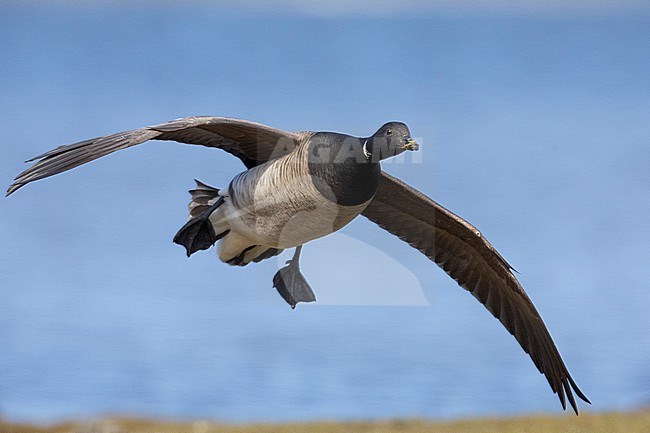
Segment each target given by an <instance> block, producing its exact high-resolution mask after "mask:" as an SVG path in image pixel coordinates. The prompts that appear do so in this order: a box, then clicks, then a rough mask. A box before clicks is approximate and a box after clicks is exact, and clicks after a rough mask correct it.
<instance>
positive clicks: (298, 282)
mask: <svg viewBox="0 0 650 433" xmlns="http://www.w3.org/2000/svg"><path fill="white" fill-rule="evenodd" d="M301 249H302V245H301V246H299V247H298V248H296V252H295V254H294V255H293V258H292V259H291V260H288V261H287V266H285V267H283V268H281V269H280V270H279V271H278V272H277V273H276V274H275V276H274V277H273V287H275V288H276V289H277V291H278V293H279V294H280V296H282V298H283V299H284V300H285V301H287V303H288V304H289V305H290V306H291V308H292V309H293V308H296V304H297V303H298V302H314V301H315V300H316V296H315V295H314V292H313V291H312V290H311V287H309V283H307V280H306V279H305V277H304V276H303V275H302V273H301V272H300V266H299V265H298V259H299V257H300V250H301Z"/></svg>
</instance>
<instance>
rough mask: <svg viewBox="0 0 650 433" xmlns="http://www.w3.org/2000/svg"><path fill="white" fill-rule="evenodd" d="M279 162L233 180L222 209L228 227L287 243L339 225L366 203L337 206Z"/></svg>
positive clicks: (287, 245)
mask: <svg viewBox="0 0 650 433" xmlns="http://www.w3.org/2000/svg"><path fill="white" fill-rule="evenodd" d="M283 162H284V161H282V160H280V161H278V162H276V163H275V164H270V166H266V165H264V166H259V167H256V169H252V170H249V171H247V172H244V173H242V174H240V175H239V176H237V177H236V178H235V179H233V181H232V182H231V184H230V188H229V200H227V202H226V204H227V205H226V209H224V210H225V212H226V214H227V215H226V217H227V219H228V225H229V226H230V229H231V230H234V231H236V232H238V233H240V234H242V235H244V236H245V237H247V238H249V239H251V240H253V241H255V243H257V244H260V245H267V246H270V247H274V248H291V247H295V246H298V245H302V244H304V243H306V242H308V241H310V240H313V239H316V238H319V237H322V236H326V235H328V234H330V233H333V232H335V231H337V230H339V229H340V228H342V227H343V226H345V225H346V224H348V223H349V222H350V221H352V219H354V218H355V217H356V216H357V215H359V214H360V213H361V212H362V211H363V210H364V209H365V208H366V206H367V205H368V203H369V202H370V201H368V202H366V203H362V204H360V205H355V206H342V205H338V204H336V203H334V202H332V201H330V200H328V199H327V198H326V197H324V196H323V195H321V193H319V192H318V190H317V189H316V188H315V186H314V184H313V182H312V179H311V177H310V176H309V175H305V174H300V173H294V172H290V171H285V170H282V168H283V166H282V163H283Z"/></svg>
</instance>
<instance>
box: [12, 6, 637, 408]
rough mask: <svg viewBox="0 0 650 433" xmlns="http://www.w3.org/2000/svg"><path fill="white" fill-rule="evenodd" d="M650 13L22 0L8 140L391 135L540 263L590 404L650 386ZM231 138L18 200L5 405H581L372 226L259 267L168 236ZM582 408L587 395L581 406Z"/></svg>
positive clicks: (523, 254) (28, 150)
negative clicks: (372, 11)
mask: <svg viewBox="0 0 650 433" xmlns="http://www.w3.org/2000/svg"><path fill="white" fill-rule="evenodd" d="M649 21H650V19H648V17H647V14H636V15H634V16H632V15H625V14H618V15H615V16H611V17H598V16H591V15H590V16H580V15H572V16H570V17H557V16H556V17H552V16H550V17H548V16H547V17H536V16H530V15H523V16H517V15H514V16H511V15H508V16H489V17H481V16H480V15H469V16H455V15H454V16H452V15H439V16H438V15H431V14H429V15H426V16H420V17H417V18H414V17H412V16H409V15H408V14H404V15H398V16H396V17H389V16H384V17H364V16H363V15H362V16H355V17H354V18H347V19H345V18H340V17H319V16H314V15H308V14H307V15H300V14H297V13H296V14H273V13H271V12H268V11H267V12H266V13H264V14H255V13H252V12H250V11H248V12H241V11H237V10H236V9H230V10H228V11H222V10H220V9H219V8H216V7H197V8H185V7H183V8H181V7H177V8H174V7H171V6H165V7H161V8H155V9H149V10H147V9H145V7H144V6H139V7H131V8H118V9H115V8H111V7H97V8H81V7H54V6H52V7H46V6H43V5H41V6H13V7H11V6H7V5H3V6H1V7H0V41H2V44H0V59H1V61H0V94H1V95H2V102H1V104H0V115H1V116H2V119H3V122H2V123H3V127H2V128H0V143H1V144H2V149H3V157H2V159H1V160H0V174H1V179H4V182H5V184H8V183H9V182H10V180H11V179H12V178H13V176H14V175H15V174H16V173H17V172H18V171H20V170H22V169H23V165H22V164H21V161H23V160H24V159H27V158H29V157H31V156H34V155H36V154H38V153H40V152H42V151H44V150H47V149H48V148H50V147H53V146H55V145H59V144H63V143H68V142H72V141H75V140H80V139H84V138H88V137H91V136H96V135H100V134H104V133H109V132H114V131H119V130H124V129H129V128H133V127H138V126H142V125H146V124H152V123H158V122H162V121H165V120H168V119H172V118H175V117H179V116H185V115H197V114H213V115H228V116H235V117H244V118H248V119H252V120H257V121H260V122H264V123H268V124H271V125H273V126H276V127H280V128H286V129H292V130H300V129H320V130H337V131H345V132H349V133H352V134H359V135H361V134H369V133H371V132H372V131H373V130H374V129H375V128H377V127H378V126H379V125H381V124H382V123H383V122H385V121H387V120H392V119H398V120H403V121H406V122H407V123H408V124H409V125H410V127H411V130H412V132H413V135H414V136H416V137H418V139H419V140H420V141H421V142H422V144H423V148H422V153H421V156H422V157H421V159H419V160H418V159H416V160H410V159H408V160H404V161H402V162H395V163H391V164H388V165H386V167H385V168H386V170H388V171H390V172H391V173H393V174H395V175H398V176H399V177H401V178H403V179H405V180H406V181H407V182H409V183H411V184H413V185H414V186H416V187H417V188H419V189H421V190H422V191H424V192H425V193H426V194H428V195H431V196H434V197H435V198H436V199H437V200H439V201H440V202H441V203H443V204H445V205H446V206H448V207H450V208H451V209H453V210H454V211H456V212H458V213H459V214H461V215H463V216H464V217H466V218H467V219H469V220H470V221H471V222H472V223H474V224H475V225H477V226H478V227H479V228H480V229H481V230H482V231H483V233H484V234H485V235H486V236H487V237H488V239H490V240H491V241H492V243H493V244H494V245H495V246H496V247H497V248H498V249H499V250H500V251H501V252H502V254H503V255H504V256H505V257H506V258H507V259H508V260H509V261H510V262H511V263H512V264H513V265H514V266H515V267H516V268H517V269H518V270H519V271H520V272H521V274H520V279H521V281H522V283H523V285H524V287H526V288H527V290H528V292H529V294H530V296H531V297H532V299H533V301H534V302H535V304H536V305H537V306H538V309H539V310H540V311H541V313H542V315H543V317H544V319H545V321H546V323H547V324H548V326H549V328H550V330H551V333H552V335H553V336H554V339H555V341H556V343H557V345H558V347H559V348H560V351H561V353H562V354H563V356H564V359H565V361H566V363H567V365H568V367H569V369H570V371H571V372H572V374H573V376H574V378H575V379H576V381H577V383H578V384H579V385H580V387H581V388H582V390H583V391H584V392H585V393H586V394H587V395H588V396H589V397H590V399H591V400H592V402H593V403H594V404H593V406H591V407H589V410H597V411H598V410H609V409H621V410H625V409H632V408H636V407H639V406H643V405H647V404H648V403H649V402H650V367H649V366H650V362H649V361H650V332H648V331H649V330H650V290H649V288H650V287H649V283H648V281H650V266H648V263H650V252H649V251H650V250H648V247H647V245H648V243H649V241H650V235H649V233H650V222H649V219H648V217H647V216H648V214H650V200H648V190H649V187H650V175H649V173H650V170H648V161H650V150H649V149H650V146H648V143H649V142H650V126H649V125H650V123H649V122H648V121H647V119H648V118H650V104H649V103H648V101H650V84H649V83H650V82H649V81H648V79H647V77H648V76H650V44H648V41H649V40H650V31H649V30H648V29H650V26H649V25H648V24H650V22H649ZM238 164H239V163H238V161H236V160H235V159H233V158H232V157H230V156H228V155H223V154H221V153H219V152H218V151H213V150H210V149H203V148H192V147H188V146H180V145H174V144H170V143H152V144H147V145H143V146H141V147H139V148H136V149H131V150H128V151H125V152H122V153H121V154H119V155H113V156H112V157H109V158H107V159H106V160H102V161H97V162H94V163H93V164H91V165H90V166H88V167H83V168H79V169H76V170H74V171H73V172H71V173H67V174H65V175H61V176H57V177H56V178H53V179H49V180H47V181H44V182H38V183H36V184H34V185H30V186H28V187H26V188H25V189H24V190H21V191H19V192H18V193H16V194H15V195H14V196H12V197H11V198H9V199H6V200H0V224H1V227H2V230H0V299H1V302H0V415H2V416H3V417H5V418H7V419H14V420H36V421H53V420H60V419H65V418H72V417H89V416H90V417H91V416H100V415H102V414H134V415H147V416H152V417H166V418H169V417H173V418H187V419H197V418H206V419H215V420H227V421H261V420H272V421H279V420H311V419H360V418H364V419H366V418H372V419H379V418H393V417H413V416H422V417H430V418H441V417H460V416H477V415H487V414H519V413H529V412H548V413H559V412H560V410H561V408H560V404H559V402H558V400H557V398H556V397H555V396H554V395H553V394H552V393H551V391H550V390H549V388H548V385H547V383H546V381H545V379H544V378H543V377H542V376H541V375H540V374H538V373H537V372H536V370H535V367H534V366H533V364H532V363H531V362H530V360H529V359H528V357H527V356H526V355H525V354H524V353H523V352H522V351H521V349H520V348H519V347H518V345H517V344H516V342H515V340H514V339H513V338H512V337H511V336H510V335H508V334H507V332H505V331H504V330H503V329H502V327H501V325H500V324H499V323H498V321H496V320H494V319H493V318H492V317H491V316H490V315H489V314H488V313H487V312H486V311H485V310H484V308H483V307H482V306H481V305H479V304H478V303H477V302H476V301H475V300H474V299H473V298H472V297H471V296H469V295H468V294H467V293H465V292H464V291H463V290H461V289H459V288H458V287H457V286H456V285H455V283H453V281H451V280H450V279H449V278H448V277H447V276H446V275H445V274H444V273H443V272H441V271H440V270H438V269H437V268H436V267H435V266H434V265H433V264H432V263H431V262H429V261H428V260H427V259H426V258H424V257H423V256H422V255H420V254H419V253H418V252H417V251H414V250H412V249H411V248H409V247H408V246H406V245H405V244H403V243H402V242H401V241H399V240H398V239H396V238H394V237H392V236H390V235H389V234H387V233H385V232H383V231H381V230H380V229H378V228H377V227H375V226H373V225H372V224H370V223H369V222H367V221H364V220H361V219H360V220H358V221H354V222H353V223H352V224H351V225H350V226H348V227H346V228H345V229H344V230H343V231H342V233H341V234H340V235H338V236H334V237H332V238H327V239H323V240H319V241H317V242H315V243H314V244H313V245H312V246H308V247H306V248H305V252H304V255H303V270H304V272H305V274H306V275H307V277H308V279H309V281H310V283H311V285H312V287H314V290H315V291H316V295H317V297H318V298H319V303H317V304H315V305H300V306H299V307H298V308H297V309H296V310H295V311H292V310H290V309H289V308H288V306H287V305H285V304H284V303H283V302H282V300H281V299H280V298H279V296H278V295H277V293H275V291H274V290H273V289H272V287H271V278H272V275H273V273H274V272H275V270H276V269H277V267H278V266H279V264H280V263H281V261H282V260H284V259H286V257H282V259H281V260H279V261H273V260H271V261H267V262H266V263H262V264H259V265H256V266H255V267H250V268H246V269H233V268H230V267H227V266H225V265H223V264H221V263H219V262H218V261H217V260H216V259H215V258H214V254H213V253H212V252H208V253H201V254H196V255H195V256H193V257H192V258H191V259H190V260H187V259H186V258H185V256H184V252H183V251H182V249H181V248H180V247H178V246H175V245H173V244H172V243H171V238H172V236H173V234H174V233H175V232H176V230H177V229H178V228H179V226H180V225H182V223H183V222H184V218H185V205H186V200H187V198H188V196H187V193H186V190H187V189H188V188H189V187H191V185H192V178H193V177H196V178H199V179H202V180H204V181H205V182H207V183H210V184H214V185H216V186H223V185H224V184H226V183H227V182H228V180H229V179H230V178H231V177H232V176H233V175H234V174H236V173H237V172H238V171H240V170H241V166H240V165H238ZM581 407H582V408H587V405H582V406H581Z"/></svg>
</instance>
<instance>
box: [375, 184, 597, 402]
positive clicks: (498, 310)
mask: <svg viewBox="0 0 650 433" xmlns="http://www.w3.org/2000/svg"><path fill="white" fill-rule="evenodd" d="M363 215H364V216H366V217H367V218H368V219H369V220H371V221H373V222H375V223H376V224H378V225H379V226H380V227H382V228H384V229H385V230H387V231H389V232H390V233H392V234H394V235H395V236H397V237H399V238H400V239H402V240H403V241H405V242H407V243H408V244H409V245H411V246H412V247H413V248H416V249H418V250H419V251H420V252H422V253H423V254H424V255H425V256H427V257H428V258H429V259H431V260H432V261H433V262H435V263H436V264H437V265H438V266H440V267H441V268H442V269H443V270H444V271H445V272H446V273H447V274H449V276H450V277H451V278H453V279H454V280H456V282H457V283H458V284H459V285H460V286H461V287H462V288H464V289H465V290H467V291H469V292H470V293H471V294H472V295H473V296H474V297H475V298H476V299H478V301H479V302H480V303H481V304H483V305H484V306H485V307H486V308H487V309H488V311H490V313H492V315H493V316H494V317H496V318H497V319H499V321H500V322H501V323H502V324H503V326H504V327H505V328H506V329H507V330H508V332H510V334H512V335H513V336H514V337H515V338H516V339H517V341H518V342H519V344H520V345H521V347H522V349H524V351H525V352H526V353H528V355H530V357H531V359H532V360H533V362H534V363H535V366H536V367H537V368H538V370H539V371H540V372H541V373H543V374H544V375H545V376H546V379H547V380H548V383H549V385H550V386H551V389H552V390H553V392H554V393H557V394H558V396H559V398H560V401H561V403H562V407H563V408H565V409H566V401H565V396H566V398H567V399H568V400H569V403H570V404H571V407H572V408H573V410H574V411H575V412H576V414H577V413H578V408H577V405H576V402H575V398H574V396H573V392H575V394H576V395H577V396H578V397H580V398H581V399H582V400H584V401H586V402H588V403H589V400H588V399H587V397H585V395H584V394H583V393H582V392H581V391H580V389H579V388H578V386H577V385H576V383H575V382H574V381H573V379H572V378H571V375H570V374H569V372H568V370H567V368H566V366H565V365H564V362H563V361H562V358H561V357H560V353H559V352H558V350H557V348H556V347H555V343H554V342H553V340H552V338H551V335H550V334H549V332H548V330H547V329H546V326H545V325H544V322H543V321H542V318H541V317H540V315H539V313H538V312H537V310H536V309H535V307H534V306H533V303H532V302H531V300H530V298H529V297H528V295H527V294H526V292H525V291H524V289H523V287H522V286H521V285H520V284H519V282H518V281H517V279H516V278H515V276H514V274H513V273H512V267H511V266H510V265H509V264H508V263H507V262H506V261H505V260H504V259H503V257H501V255H500V254H499V253H498V252H497V251H496V249H494V247H493V246H492V245H490V243H489V242H488V241H487V240H486V239H485V238H483V236H482V235H481V233H480V232H479V231H478V230H477V229H476V228H475V227H474V226H472V225H471V224H469V223H468V222H467V221H465V220H463V219H462V218H460V217H459V216H457V215H455V214H453V213H452V212H450V211H448V210H447V209H445V208H444V207H442V206H440V205H439V204H438V203H436V202H435V201H433V200H431V199H430V198H429V197H427V196H425V195H424V194H422V193H420V192H419V191H417V190H415V189H413V188H411V187H410V186H408V185H407V184H405V183H404V182H401V181H400V180H398V179H396V178H395V177H393V176H390V175H388V174H386V173H382V179H381V182H380V184H379V189H378V191H377V194H376V195H375V197H374V198H373V200H372V201H371V202H370V204H369V205H368V207H367V208H366V209H365V210H364V211H363Z"/></svg>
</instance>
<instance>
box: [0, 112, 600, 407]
mask: <svg viewBox="0 0 650 433" xmlns="http://www.w3.org/2000/svg"><path fill="white" fill-rule="evenodd" d="M149 140H171V141H176V142H180V143H186V144H195V145H202V146H207V147H214V148H217V149H222V150H225V151H226V152H229V153H231V154H233V155H234V156H236V157H237V158H239V159H240V160H241V162H242V163H243V164H244V166H245V167H246V170H245V171H243V172H241V173H239V174H238V175H236V176H235V177H234V178H233V179H232V180H231V181H230V183H229V184H228V185H227V186H226V187H225V188H221V189H218V188H214V187H211V186H209V185H207V184H205V183H203V182H200V181H196V186H195V188H194V189H192V190H191V191H190V194H191V200H190V203H189V206H188V208H189V216H188V219H187V222H186V223H185V224H184V225H183V226H182V227H181V229H180V230H179V231H178V233H177V234H176V236H175V237H174V242H175V243H177V244H179V245H182V246H183V247H185V250H186V253H187V256H188V257H189V256H191V255H192V254H193V253H195V252H197V251H200V250H206V249H208V248H210V247H212V246H213V245H215V244H217V248H216V249H217V255H218V258H219V259H220V260H221V261H222V262H225V263H227V264H229V265H233V266H246V265H248V264H249V263H251V262H259V261H261V260H264V259H268V258H270V257H274V256H276V255H278V254H280V253H281V252H282V251H283V250H285V249H289V248H295V251H294V254H293V257H292V258H291V259H290V260H288V261H287V263H286V266H284V267H282V268H281V269H280V270H278V271H277V273H276V274H275V276H274V277H273V287H275V288H276V290H277V291H278V293H279V294H280V295H281V296H282V298H283V299H284V300H285V301H286V302H287V303H288V304H289V305H290V306H291V308H295V306H296V304H298V303H299V302H312V301H315V300H316V297H315V295H314V292H313V290H312V289H311V287H310V286H309V284H308V283H307V281H306V279H305V277H304V276H303V275H302V273H301V272H300V266H299V258H300V253H301V250H302V247H303V245H304V244H306V243H308V242H309V241H311V240H314V239H316V238H319V237H323V236H326V235H328V234H331V233H333V232H335V231H337V230H339V229H340V228H342V227H344V226H345V225H346V224H348V223H349V222H350V221H352V220H353V219H354V218H356V217H357V216H359V215H363V216H364V217H366V218H367V219H369V220H370V221H372V222H374V223H375V224H377V225H378V226H379V227H381V228H383V229H385V230H387V231H388V232H390V233H392V234H393V235H395V236H397V237H399V238H400V239H402V240H403V241H405V242H406V243H408V244H409V245H410V246H411V247H413V248H416V249H417V250H419V251H420V252H421V253H422V254H424V255H425V256H426V257H427V258H429V259H430V260H431V261H433V262H434V263H436V264H437V265H438V266H439V267H441V268H442V269H443V270H444V271H445V272H446V273H447V274H448V275H449V276H450V277H451V278H453V279H454V280H455V281H456V282H457V283H458V284H459V285H460V286H461V287H462V288H464V289H465V290H467V291H469V292H470V293H471V294H472V295H473V296H474V297H475V298H476V299H477V300H478V301H479V302H480V303H481V304H483V305H484V306H485V307H486V308H487V310H488V311H489V312H490V313H492V315H493V316H494V317H495V318H497V319H498V320H499V321H500V322H501V323H502V324H503V326H504V327H505V328H506V330H507V331H508V332H509V333H510V334H512V335H513V336H514V337H515V339H516V340H517V342H518V343H519V345H520V346H521V348H522V349H523V350H524V351H525V352H526V353H527V354H528V355H529V356H530V358H531V359H532V361H533V363H534V364H535V366H536V367H537V369H538V370H539V372H540V373H542V374H543V375H544V376H545V377H546V379H547V381H548V383H549V385H550V387H551V389H552V391H553V393H555V394H557V395H558V397H559V399H560V402H561V404H562V408H563V409H564V410H566V407H567V405H566V400H568V401H569V403H570V405H571V407H572V408H573V410H574V412H575V413H576V414H578V406H577V404H576V399H575V397H574V393H575V394H576V395H577V396H578V397H579V398H580V399H582V400H583V401H585V402H587V403H590V401H589V400H588V399H587V397H586V396H585V395H584V394H583V393H582V391H580V389H579V388H578V386H577V385H576V383H575V382H574V380H573V378H572V377H571V375H570V374H569V371H568V369H567V367H566V366H565V364H564V361H563V360H562V358H561V356H560V353H559V352H558V349H557V348H556V346H555V343H554V342H553V339H552V338H551V335H550V334H549V331H548V329H547V328H546V325H545V324H544V322H543V321H542V318H541V316H540V315H539V313H538V312H537V309H536V308H535V306H534V305H533V303H532V301H531V300H530V298H529V297H528V295H527V294H526V292H525V291H524V289H523V287H522V286H521V284H520V283H519V282H518V281H517V278H516V277H515V275H514V273H513V271H514V269H513V268H512V266H510V265H509V264H508V262H507V261H506V260H505V259H504V258H503V257H502V256H501V255H500V254H499V253H498V252H497V251H496V249H495V248H494V247H493V246H492V245H491V244H490V243H489V242H488V241H487V239H485V238H484V237H483V236H482V234H481V233H480V232H479V231H478V230H477V229H476V228H475V227H474V226H473V225H471V224H470V223H468V222H467V221H465V220H464V219H462V218H461V217H459V216H458V215H455V214H454V213H452V212H451V211H449V210H447V209H446V208H444V207H443V206H441V205H440V204H438V203H437V202H435V201H433V200H432V199H430V198H429V197H427V196H425V195H424V194H422V193H420V192H419V191H417V190H415V189H414V188H412V187H410V186H409V185H407V184H406V183H404V182H403V181H401V180H399V179H397V178H395V177H393V176H391V175H389V174H388V173H386V172H384V171H382V169H381V161H382V160H385V159H387V158H391V157H394V156H396V155H399V154H401V153H402V152H405V151H415V150H418V147H419V145H418V143H417V142H416V141H415V140H414V139H413V138H412V137H411V134H410V131H409V129H408V127H407V126H406V125H405V124H404V123H401V122H388V123H386V124H384V125H383V126H382V127H381V128H379V129H378V130H377V131H376V132H375V133H374V134H372V135H371V136H369V137H353V136H350V135H346V134H340V133H334V132H310V131H304V132H288V131H283V130H280V129H275V128H272V127H269V126H266V125H262V124H260V123H256V122H251V121H246V120H240V119H234V118H227V117H210V116H196V117H186V118H180V119H175V120H172V121H169V122H166V123H162V124H158V125H154V126H147V127H143V128H139V129H134V130H130V131H125V132H119V133H116V134H111V135H106V136H102V137H97V138H93V139H89V140H84V141H80V142H78V143H74V144H69V145H63V146H59V147H57V148H55V149H53V150H50V151H48V152H45V153H43V154H41V155H39V156H37V157H35V158H32V159H30V160H28V161H27V162H34V164H33V165H32V166H31V167H29V168H28V169H27V170H25V171H23V172H22V173H20V174H19V175H18V176H17V177H16V178H15V180H14V182H13V183H12V184H11V185H10V186H9V188H8V190H7V194H6V195H7V196H9V195H11V194H12V193H14V192H15V191H16V190H18V189H19V188H21V187H23V186H24V185H26V184H28V183H30V182H33V181H36V180H39V179H43V178H46V177H49V176H53V175H55V174H58V173H61V172H64V171H67V170H70V169H72V168H75V167H77V166H80V165H82V164H85V163H87V162H90V161H92V160H95V159H97V158H100V157H102V156H105V155H108V154H110V153H113V152H115V151H118V150H121V149H126V148H128V147H131V146H135V145H137V144H140V143H144V142H146V141H149Z"/></svg>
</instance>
